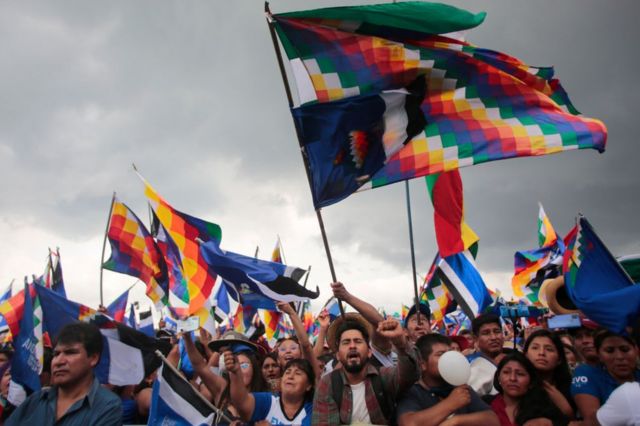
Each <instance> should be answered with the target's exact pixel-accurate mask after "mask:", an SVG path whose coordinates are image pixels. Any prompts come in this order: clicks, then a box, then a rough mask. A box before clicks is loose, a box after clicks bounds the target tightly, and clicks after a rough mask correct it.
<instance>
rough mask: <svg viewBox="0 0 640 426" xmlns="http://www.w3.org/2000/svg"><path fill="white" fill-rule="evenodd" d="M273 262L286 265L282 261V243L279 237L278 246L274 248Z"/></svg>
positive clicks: (272, 253)
mask: <svg viewBox="0 0 640 426" xmlns="http://www.w3.org/2000/svg"><path fill="white" fill-rule="evenodd" d="M271 261H272V262H275V263H284V262H283V261H282V243H281V242H280V237H279V236H278V240H277V241H276V246H275V247H274V248H273V252H271Z"/></svg>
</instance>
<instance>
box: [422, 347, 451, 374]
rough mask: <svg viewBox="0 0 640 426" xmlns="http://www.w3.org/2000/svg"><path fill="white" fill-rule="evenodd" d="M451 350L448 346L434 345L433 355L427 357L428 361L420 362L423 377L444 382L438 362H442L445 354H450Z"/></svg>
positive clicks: (432, 348)
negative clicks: (441, 359)
mask: <svg viewBox="0 0 640 426" xmlns="http://www.w3.org/2000/svg"><path fill="white" fill-rule="evenodd" d="M450 350H451V347H450V346H449V345H447V344H444V343H434V344H433V345H432V346H431V353H430V354H429V356H428V357H427V360H426V361H424V360H423V361H421V362H420V370H421V372H422V376H423V377H424V376H427V377H432V378H434V379H439V380H442V377H441V376H440V370H439V369H438V361H440V357H441V356H442V355H443V354H444V353H445V352H448V351H450Z"/></svg>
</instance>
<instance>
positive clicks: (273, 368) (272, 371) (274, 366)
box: [262, 356, 280, 380]
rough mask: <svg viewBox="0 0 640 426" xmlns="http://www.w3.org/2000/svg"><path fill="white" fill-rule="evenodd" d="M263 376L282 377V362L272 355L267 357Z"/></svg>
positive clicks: (270, 378) (267, 377)
mask: <svg viewBox="0 0 640 426" xmlns="http://www.w3.org/2000/svg"><path fill="white" fill-rule="evenodd" d="M262 377H264V379H265V380H274V379H279V378H280V364H278V363H277V362H276V360H275V359H273V358H271V357H270V356H268V357H266V358H265V359H264V362H263V363H262Z"/></svg>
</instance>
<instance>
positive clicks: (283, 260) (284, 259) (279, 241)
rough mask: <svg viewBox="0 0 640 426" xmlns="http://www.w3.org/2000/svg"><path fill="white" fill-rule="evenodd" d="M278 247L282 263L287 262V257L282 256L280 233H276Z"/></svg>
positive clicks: (282, 248)
mask: <svg viewBox="0 0 640 426" xmlns="http://www.w3.org/2000/svg"><path fill="white" fill-rule="evenodd" d="M278 248H279V249H280V257H281V258H282V263H284V264H285V265H286V264H287V258H286V257H285V256H284V247H282V241H281V240H280V235H278Z"/></svg>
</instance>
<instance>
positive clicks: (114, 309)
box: [107, 287, 131, 322]
mask: <svg viewBox="0 0 640 426" xmlns="http://www.w3.org/2000/svg"><path fill="white" fill-rule="evenodd" d="M129 290H131V287H129V288H128V289H127V290H126V291H125V292H124V293H122V294H121V295H120V296H118V297H117V298H116V299H115V300H114V301H113V302H111V303H110V304H109V306H107V312H108V313H109V316H110V317H111V318H113V320H114V321H117V322H124V314H125V311H126V310H127V301H128V300H129Z"/></svg>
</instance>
